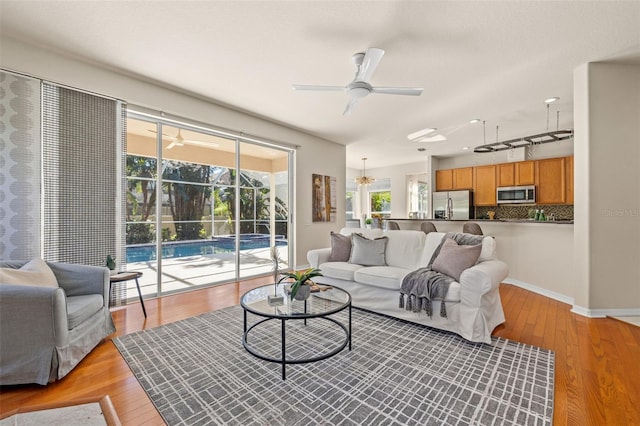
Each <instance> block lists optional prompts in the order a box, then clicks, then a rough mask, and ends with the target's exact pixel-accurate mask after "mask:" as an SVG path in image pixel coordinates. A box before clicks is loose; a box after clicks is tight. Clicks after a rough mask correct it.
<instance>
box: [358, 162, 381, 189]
mask: <svg viewBox="0 0 640 426" xmlns="http://www.w3.org/2000/svg"><path fill="white" fill-rule="evenodd" d="M366 161H367V157H364V158H363V159H362V176H358V177H357V178H356V183H357V184H358V185H365V186H367V185H371V184H372V183H373V182H375V180H376V179H375V178H373V177H371V176H367V167H366Z"/></svg>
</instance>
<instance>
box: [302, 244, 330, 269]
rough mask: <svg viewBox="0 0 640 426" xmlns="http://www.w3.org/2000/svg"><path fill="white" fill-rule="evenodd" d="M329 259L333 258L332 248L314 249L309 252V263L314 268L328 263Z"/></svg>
mask: <svg viewBox="0 0 640 426" xmlns="http://www.w3.org/2000/svg"><path fill="white" fill-rule="evenodd" d="M329 257H331V249H330V248H321V249H314V250H309V251H308V252H307V261H308V262H309V265H310V266H311V267H312V268H317V267H319V266H320V265H322V264H323V263H326V262H328V261H329Z"/></svg>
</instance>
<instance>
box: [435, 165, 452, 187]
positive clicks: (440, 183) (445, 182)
mask: <svg viewBox="0 0 640 426" xmlns="http://www.w3.org/2000/svg"><path fill="white" fill-rule="evenodd" d="M452 189H453V170H452V169H448V170H436V191H451V190H452Z"/></svg>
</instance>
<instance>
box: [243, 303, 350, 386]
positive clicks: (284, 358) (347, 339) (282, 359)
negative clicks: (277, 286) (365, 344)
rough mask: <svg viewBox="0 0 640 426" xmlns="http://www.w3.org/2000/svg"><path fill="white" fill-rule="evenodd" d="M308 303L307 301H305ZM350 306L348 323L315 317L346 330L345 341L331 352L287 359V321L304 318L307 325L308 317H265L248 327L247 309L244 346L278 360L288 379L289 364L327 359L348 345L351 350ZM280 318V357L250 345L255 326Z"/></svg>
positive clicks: (253, 352)
mask: <svg viewBox="0 0 640 426" xmlns="http://www.w3.org/2000/svg"><path fill="white" fill-rule="evenodd" d="M305 304H306V302H305ZM347 307H348V308H349V321H348V325H344V324H342V323H341V322H339V321H337V320H336V319H334V318H330V317H329V316H328V315H327V316H316V317H315V318H318V319H323V320H326V321H330V322H332V323H334V324H337V325H338V326H339V327H340V328H342V330H343V331H344V332H345V339H344V341H343V342H341V343H340V344H339V345H338V347H337V348H335V349H334V350H332V351H331V352H328V353H326V354H323V355H320V356H316V357H311V358H301V359H290V360H288V359H287V356H286V337H287V333H286V323H287V321H292V320H304V324H305V325H307V319H308V317H301V318H296V317H288V318H265V319H263V320H260V321H258V322H256V323H255V324H252V325H251V326H250V327H248V324H247V310H246V309H245V310H244V335H243V336H242V345H243V346H244V348H245V349H246V350H247V351H248V352H249V353H250V354H252V355H253V356H255V357H257V358H260V359H262V360H264V361H269V362H277V363H279V364H281V365H282V380H286V366H287V364H304V363H309V362H316V361H321V360H323V359H327V358H330V357H332V356H334V355H336V354H337V353H339V352H340V351H342V350H343V349H344V348H345V347H347V345H348V346H349V350H351V303H349V304H348V305H347V306H345V308H347ZM305 311H306V306H305ZM335 313H336V312H333V314H335ZM278 319H279V320H280V334H281V336H280V339H281V356H280V358H273V357H269V356H266V355H263V354H261V353H259V352H258V351H256V350H255V349H254V348H252V347H251V345H249V343H248V342H247V336H248V334H249V332H250V331H251V330H253V329H254V328H256V327H257V326H259V325H261V324H263V323H265V322H267V321H271V320H278Z"/></svg>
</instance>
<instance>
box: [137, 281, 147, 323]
mask: <svg viewBox="0 0 640 426" xmlns="http://www.w3.org/2000/svg"><path fill="white" fill-rule="evenodd" d="M136 287H138V297H139V298H140V304H141V305H142V313H143V314H144V317H145V318H146V317H147V310H146V309H145V307H144V300H143V299H142V292H141V291H140V283H139V282H138V279H137V278H136Z"/></svg>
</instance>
